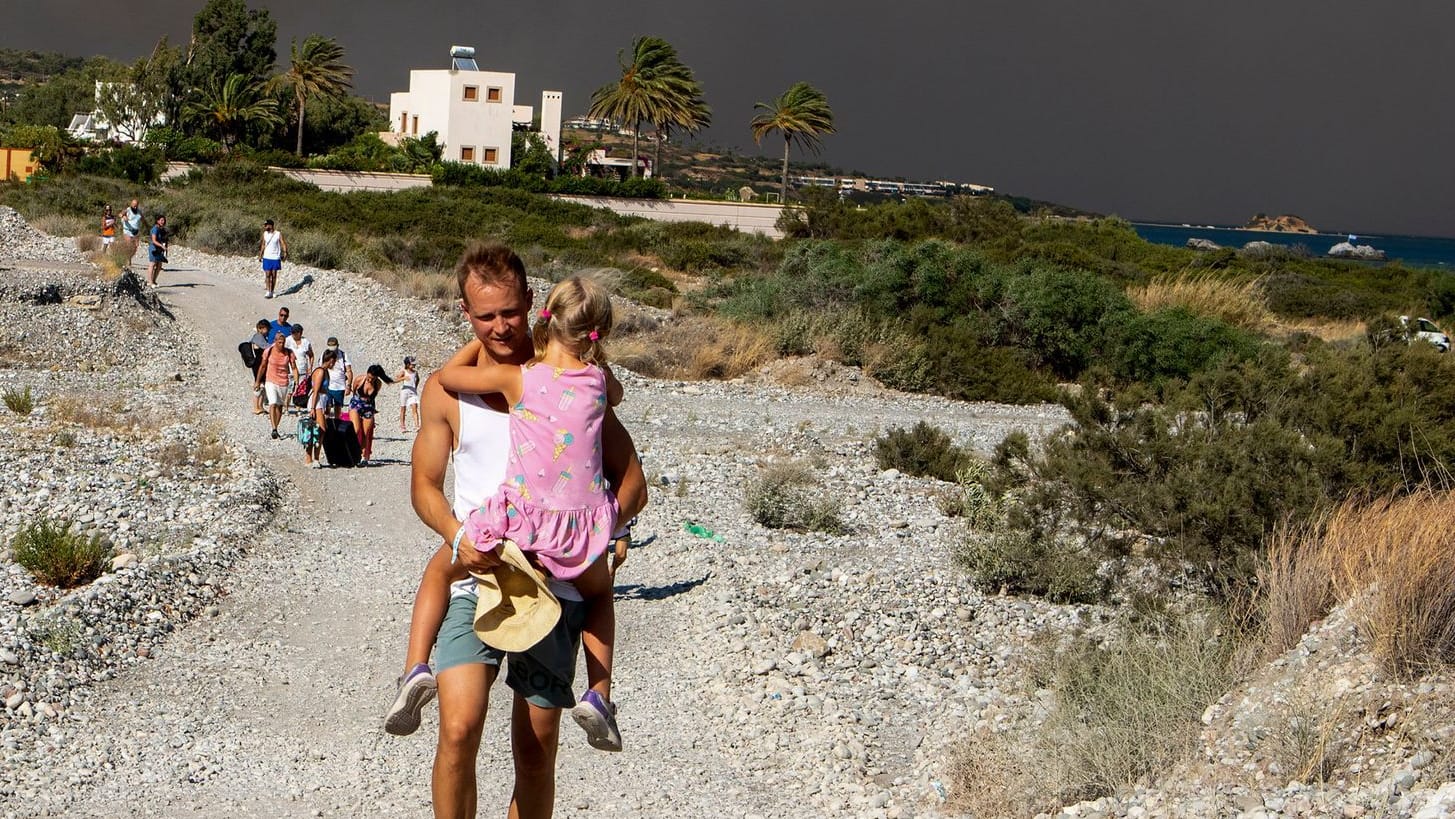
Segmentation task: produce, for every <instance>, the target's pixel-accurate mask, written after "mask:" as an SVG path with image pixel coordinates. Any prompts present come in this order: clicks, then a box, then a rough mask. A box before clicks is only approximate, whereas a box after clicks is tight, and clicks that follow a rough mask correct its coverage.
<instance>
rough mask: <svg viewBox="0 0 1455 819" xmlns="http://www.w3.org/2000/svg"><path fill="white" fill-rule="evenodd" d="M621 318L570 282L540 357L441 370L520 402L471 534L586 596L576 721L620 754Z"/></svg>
mask: <svg viewBox="0 0 1455 819" xmlns="http://www.w3.org/2000/svg"><path fill="white" fill-rule="evenodd" d="M611 323H612V315H611V300H610V298H609V297H608V294H607V292H606V290H605V289H604V288H602V287H601V286H600V285H599V284H597V283H596V282H594V281H592V280H591V279H588V278H582V277H579V276H577V277H572V278H570V279H567V280H566V281H563V282H561V283H560V284H558V285H556V286H555V287H553V288H551V292H550V295H549V296H548V297H547V299H546V306H545V309H543V310H541V312H540V317H539V319H538V320H537V321H536V323H535V327H534V329H533V332H532V336H533V340H534V342H535V350H536V352H535V358H534V359H532V360H531V362H530V363H528V364H525V365H522V366H513V365H502V364H494V363H481V364H479V365H476V366H461V365H448V366H446V367H444V368H443V369H441V370H440V371H439V372H438V373H437V374H436V377H437V378H438V379H439V381H440V385H441V386H443V387H444V388H445V389H446V390H449V391H451V392H455V393H467V394H485V393H499V394H500V395H501V396H503V397H504V398H505V400H506V402H507V403H508V404H509V406H510V418H509V429H510V450H509V453H508V455H507V459H506V470H505V480H504V482H503V483H502V484H501V485H500V488H499V490H498V491H497V492H496V494H495V495H494V496H492V497H489V498H487V499H485V501H484V503H483V505H481V506H480V508H478V509H476V510H475V511H474V512H471V513H470V515H469V517H468V518H467V519H466V520H465V532H464V533H465V535H466V536H468V537H469V538H470V541H471V542H473V543H474V544H476V548H477V549H480V550H481V551H490V550H491V549H494V548H495V547H496V545H497V544H498V543H499V542H500V541H501V540H503V539H508V540H511V541H514V542H515V544H516V545H517V546H519V547H520V549H521V551H523V552H525V553H526V554H527V555H530V556H532V557H533V558H534V559H535V561H536V562H537V564H538V565H540V566H541V567H543V568H544V569H545V570H546V571H547V572H548V573H549V574H550V575H551V576H552V577H555V578H557V579H560V580H566V581H570V582H571V583H572V584H573V585H574V586H575V587H576V589H577V591H579V592H580V593H581V597H582V599H583V600H584V601H585V604H586V606H587V612H586V620H585V624H584V627H583V630H582V635H581V641H582V643H583V645H584V646H585V649H586V671H587V677H588V685H589V686H590V688H589V690H588V691H587V692H586V694H585V695H584V696H582V698H581V701H580V702H579V703H578V704H577V705H576V707H575V708H574V709H572V711H571V716H572V718H573V719H575V720H576V722H577V723H578V724H580V725H581V727H582V728H584V729H585V730H586V734H587V741H588V742H589V743H590V744H591V746H592V747H593V748H599V749H601V750H607V751H619V750H621V735H620V733H619V732H618V730H617V726H616V706H615V705H614V704H613V703H612V702H611V664H612V650H613V646H614V644H615V638H616V613H615V608H614V601H613V584H612V577H611V572H610V570H609V569H608V566H607V563H608V561H607V560H605V559H603V555H604V554H605V553H606V551H607V547H608V545H609V544H610V543H611V542H612V536H613V534H614V533H615V531H616V524H617V517H618V508H617V502H616V496H615V495H614V494H613V493H612V491H611V489H610V487H608V486H607V485H606V482H605V481H604V479H603V476H602V471H601V425H602V420H603V418H604V417H605V415H606V408H607V406H608V405H615V404H616V403H618V402H619V401H620V400H621V392H622V389H621V384H620V383H619V382H617V380H616V378H615V377H614V376H612V374H611V371H610V370H609V369H607V367H606V354H605V352H604V350H603V349H602V340H603V339H605V338H606V335H607V334H608V333H609V332H611ZM403 696H404V691H403V690H401V697H403ZM422 704H423V702H422V701H421V702H419V703H418V705H420V706H422ZM399 707H400V706H399V703H398V702H397V701H396V708H399ZM415 707H416V708H417V706H415ZM392 714H393V711H391V716H392ZM409 725H410V729H411V730H412V727H413V726H414V725H417V716H413V719H412V720H410V721H409ZM386 728H388V724H387V723H386ZM391 733H393V731H391ZM401 733H403V732H401Z"/></svg>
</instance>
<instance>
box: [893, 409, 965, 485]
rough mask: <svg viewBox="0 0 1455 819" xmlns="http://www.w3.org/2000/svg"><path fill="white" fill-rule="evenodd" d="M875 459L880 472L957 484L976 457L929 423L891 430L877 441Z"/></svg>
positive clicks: (922, 422)
mask: <svg viewBox="0 0 1455 819" xmlns="http://www.w3.org/2000/svg"><path fill="white" fill-rule="evenodd" d="M874 460H875V461H876V462H877V463H878V464H879V468H880V469H898V470H899V471H900V472H903V473H905V474H908V475H920V476H923V477H929V478H938V479H940V480H942V481H954V480H955V477H956V475H958V474H960V472H961V471H962V470H964V469H966V468H967V467H968V466H969V465H970V463H971V462H972V461H973V456H972V455H970V453H968V452H966V451H965V450H964V449H961V448H960V447H959V446H957V445H956V444H955V442H954V441H952V440H951V439H950V436H949V434H948V433H946V432H945V431H944V430H942V429H940V428H939V427H937V426H934V425H933V424H930V423H928V422H926V421H916V422H915V425H914V426H913V427H911V428H909V429H904V428H902V427H891V428H890V429H889V430H888V431H887V432H885V433H884V434H883V435H880V436H879V437H878V438H875V439H874Z"/></svg>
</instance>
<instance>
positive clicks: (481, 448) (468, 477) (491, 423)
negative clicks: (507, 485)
mask: <svg viewBox="0 0 1455 819" xmlns="http://www.w3.org/2000/svg"><path fill="white" fill-rule="evenodd" d="M509 451H510V416H509V415H508V414H506V413H503V412H497V411H495V410H493V409H491V408H490V407H489V405H487V404H486V403H485V399H484V398H483V397H482V396H479V395H461V396H460V442H459V444H457V445H456V446H455V451H454V452H452V453H450V455H451V460H453V461H454V464H455V518H456V519H457V520H464V519H465V517H466V516H467V515H469V514H470V512H472V511H474V510H475V509H476V508H478V507H479V506H480V504H482V503H484V502H485V499H486V498H488V497H490V496H491V495H493V494H495V490H497V489H499V488H500V484H501V482H502V481H504V480H505V455H506V453H507V452H509Z"/></svg>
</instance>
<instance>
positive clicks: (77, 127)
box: [66, 80, 167, 144]
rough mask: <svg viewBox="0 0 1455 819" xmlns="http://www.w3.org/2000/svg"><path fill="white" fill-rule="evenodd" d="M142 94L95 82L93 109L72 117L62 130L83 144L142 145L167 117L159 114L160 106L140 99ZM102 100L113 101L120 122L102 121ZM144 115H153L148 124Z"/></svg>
mask: <svg viewBox="0 0 1455 819" xmlns="http://www.w3.org/2000/svg"><path fill="white" fill-rule="evenodd" d="M142 93H143V92H142V91H140V90H139V89H138V88H137V87H136V86H134V85H131V84H130V83H119V82H116V83H113V82H101V81H100V80H98V81H97V82H96V109H95V110H94V111H92V112H91V113H89V114H76V115H75V116H73V117H71V124H70V125H67V126H66V131H67V132H68V133H70V135H71V136H72V137H73V138H74V139H79V140H86V141H94V142H119V143H124V144H126V143H141V142H145V141H146V138H147V131H148V130H149V129H151V128H155V127H157V126H161V125H166V124H167V115H166V114H163V113H161V111H160V110H159V109H160V108H161V105H160V104H158V103H157V102H156V101H154V100H150V99H145V98H143V97H142V96H141V94H142ZM104 96H111V97H114V98H115V102H116V107H117V109H118V110H120V111H121V112H122V119H121V121H120V122H118V123H111V122H107V121H106V115H105V114H103V113H102V112H101V107H102V99H103V97H104ZM138 109H140V110H138ZM148 111H151V112H154V113H151V115H150V119H151V121H150V122H148V121H147V119H148V114H147V112H148Z"/></svg>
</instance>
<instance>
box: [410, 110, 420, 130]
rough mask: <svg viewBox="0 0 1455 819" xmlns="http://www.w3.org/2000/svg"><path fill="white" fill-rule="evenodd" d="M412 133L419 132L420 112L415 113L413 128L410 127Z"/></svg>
mask: <svg viewBox="0 0 1455 819" xmlns="http://www.w3.org/2000/svg"><path fill="white" fill-rule="evenodd" d="M410 133H411V134H418V133H419V115H418V114H415V115H414V127H413V128H412V129H410Z"/></svg>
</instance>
